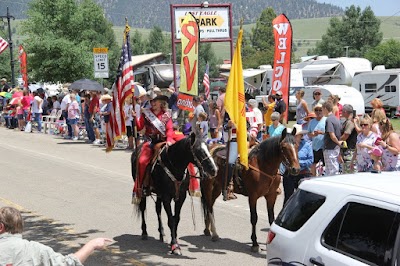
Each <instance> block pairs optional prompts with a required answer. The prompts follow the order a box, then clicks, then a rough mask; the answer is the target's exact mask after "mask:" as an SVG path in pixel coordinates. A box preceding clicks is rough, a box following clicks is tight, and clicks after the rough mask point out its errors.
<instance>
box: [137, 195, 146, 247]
mask: <svg viewBox="0 0 400 266" xmlns="http://www.w3.org/2000/svg"><path fill="white" fill-rule="evenodd" d="M139 208H140V212H141V214H142V239H143V240H147V237H148V234H147V226H146V220H145V217H144V215H145V211H146V198H145V197H143V198H142V200H141V201H140V204H139Z"/></svg>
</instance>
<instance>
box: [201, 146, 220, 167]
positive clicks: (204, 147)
mask: <svg viewBox="0 0 400 266" xmlns="http://www.w3.org/2000/svg"><path fill="white" fill-rule="evenodd" d="M201 148H202V149H203V150H204V152H205V153H206V154H207V157H208V158H209V160H210V161H211V164H212V166H213V168H214V170H215V171H217V165H216V164H215V162H214V159H213V158H212V157H211V154H210V152H209V151H208V148H207V145H206V144H205V143H201Z"/></svg>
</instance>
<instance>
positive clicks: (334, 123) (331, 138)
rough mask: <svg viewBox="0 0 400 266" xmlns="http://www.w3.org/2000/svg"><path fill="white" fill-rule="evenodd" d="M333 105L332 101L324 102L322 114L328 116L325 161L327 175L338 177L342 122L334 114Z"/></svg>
mask: <svg viewBox="0 0 400 266" xmlns="http://www.w3.org/2000/svg"><path fill="white" fill-rule="evenodd" d="M332 110H333V104H332V102H331V101H327V102H324V104H323V105H322V112H323V113H324V115H325V116H326V125H325V136H324V152H323V153H324V160H325V173H326V175H328V176H329V175H336V174H338V172H339V154H340V146H341V145H342V143H343V141H341V140H340V137H341V134H340V128H341V127H340V121H339V119H338V118H337V117H336V116H335V115H334V114H333V113H332Z"/></svg>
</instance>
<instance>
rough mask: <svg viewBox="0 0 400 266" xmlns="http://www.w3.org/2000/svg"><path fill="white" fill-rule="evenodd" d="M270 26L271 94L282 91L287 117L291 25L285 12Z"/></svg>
mask: <svg viewBox="0 0 400 266" xmlns="http://www.w3.org/2000/svg"><path fill="white" fill-rule="evenodd" d="M272 27H273V31H274V38H275V53H274V74H273V76H272V94H275V93H276V92H277V91H281V92H282V98H283V100H284V101H285V103H286V117H288V110H289V86H290V59H291V53H292V25H291V24H290V21H289V19H288V18H287V17H286V16H285V14H281V15H279V16H277V17H276V18H275V19H274V20H273V21H272Z"/></svg>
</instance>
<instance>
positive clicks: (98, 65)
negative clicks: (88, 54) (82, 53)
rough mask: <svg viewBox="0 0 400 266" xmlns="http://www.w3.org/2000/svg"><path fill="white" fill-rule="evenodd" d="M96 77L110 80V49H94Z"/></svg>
mask: <svg viewBox="0 0 400 266" xmlns="http://www.w3.org/2000/svg"><path fill="white" fill-rule="evenodd" d="M93 58H94V77H95V78H108V48H93Z"/></svg>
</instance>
